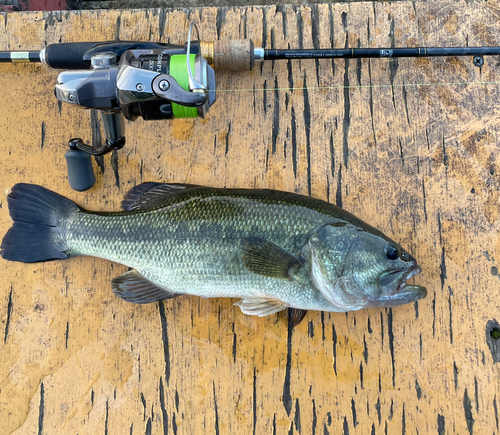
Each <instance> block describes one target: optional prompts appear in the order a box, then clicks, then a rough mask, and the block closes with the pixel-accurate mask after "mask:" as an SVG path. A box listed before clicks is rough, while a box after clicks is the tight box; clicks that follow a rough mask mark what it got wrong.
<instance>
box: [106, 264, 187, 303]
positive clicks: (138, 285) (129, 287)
mask: <svg viewBox="0 0 500 435" xmlns="http://www.w3.org/2000/svg"><path fill="white" fill-rule="evenodd" d="M111 288H112V289H113V293H114V294H115V295H116V296H118V297H119V298H121V299H123V300H125V301H127V302H132V303H134V304H149V303H150V302H156V301H163V300H165V299H170V298H173V297H175V296H179V295H178V294H176V293H172V292H171V291H169V290H165V289H163V288H160V287H158V286H157V285H156V284H153V283H152V282H151V281H148V280H147V279H146V278H144V277H143V276H142V275H140V274H139V272H137V271H136V270H131V271H129V272H125V273H124V274H123V275H120V276H117V277H116V278H114V279H113V280H112V281H111Z"/></svg>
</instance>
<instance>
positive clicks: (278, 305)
mask: <svg viewBox="0 0 500 435" xmlns="http://www.w3.org/2000/svg"><path fill="white" fill-rule="evenodd" d="M234 305H236V306H238V307H240V308H241V311H242V312H243V313H244V314H248V315H250V316H259V317H263V316H269V315H270V314H274V313H277V312H279V311H282V310H284V309H285V308H286V307H287V306H286V304H285V303H284V302H283V301H280V300H279V299H272V298H268V297H265V296H262V297H260V296H249V297H246V298H245V299H242V300H241V301H238V302H236V303H235V304H234Z"/></svg>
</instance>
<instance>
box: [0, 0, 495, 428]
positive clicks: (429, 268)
mask: <svg viewBox="0 0 500 435" xmlns="http://www.w3.org/2000/svg"><path fill="white" fill-rule="evenodd" d="M186 14H187V11H174V12H168V11H167V12H165V11H158V10H150V11H135V12H131V11H122V12H119V11H105V12H81V13H63V14H55V13H54V14H42V13H23V14H9V15H3V16H0V49H4V50H5V49H19V48H25V49H39V48H41V47H42V46H43V45H44V44H45V43H47V44H48V43H56V42H58V41H64V42H66V41H85V40H106V39H114V38H115V37H119V38H121V39H123V40H126V39H140V40H148V39H151V40H161V41H170V42H174V43H181V42H183V41H184V39H185V38H186V33H187V25H188V17H187V15H186ZM189 18H190V19H195V20H198V19H199V20H200V22H201V32H202V36H203V38H204V39H207V40H210V39H214V38H217V37H220V38H221V39H223V38H232V37H250V38H252V39H253V40H254V41H255V43H256V45H257V46H258V45H261V44H264V45H265V46H266V47H271V46H276V47H283V48H286V47H288V46H289V45H290V46H291V47H302V46H303V47H313V46H314V47H331V46H334V47H344V46H349V47H357V46H358V45H359V46H362V47H377V46H391V45H394V46H414V45H417V44H421V45H425V46H436V45H447V46H455V45H464V44H469V45H470V46H478V45H482V44H497V45H498V44H500V29H499V25H498V21H499V18H500V8H499V7H498V5H497V3H495V2H491V1H490V2H474V3H471V4H468V3H466V2H464V1H452V0H450V1H433V2H401V3H398V2H395V3H390V4H386V3H355V4H343V5H342V4H335V5H330V6H328V5H322V6H318V7H299V8H287V7H282V8H278V9H276V8H274V7H270V8H246V9H245V8H244V9H226V10H217V9H215V8H213V9H203V10H201V11H200V10H191V11H189ZM56 76H57V72H56V71H53V70H48V69H46V68H44V67H42V66H40V65H24V64H19V65H2V67H1V75H0V77H1V80H2V86H1V89H2V91H1V92H2V97H1V98H2V104H1V105H0V161H1V165H2V170H1V172H0V190H1V194H0V237H1V236H3V234H4V233H5V232H6V231H7V229H8V228H9V226H10V219H9V215H8V210H7V204H6V193H7V192H8V189H9V188H11V187H12V185H13V184H14V183H17V182H33V183H39V184H43V185H44V186H46V187H48V188H51V189H53V190H56V191H57V192H59V193H61V194H64V195H66V196H68V197H69V198H71V199H73V200H75V201H76V202H78V203H79V204H80V205H82V206H84V207H87V208H90V209H93V210H114V209H118V207H119V204H120V200H121V198H122V196H123V194H124V193H125V192H126V191H127V190H128V189H129V188H130V187H132V186H134V185H135V184H137V183H139V182H141V181H150V180H152V181H176V182H188V183H198V184H207V185H212V186H227V187H270V188H278V189H285V190H290V191H296V192H301V193H305V194H311V195H313V196H315V197H318V198H323V199H327V200H329V201H331V202H336V203H337V204H339V205H342V206H343V207H344V208H345V209H346V210H348V211H350V212H353V213H355V214H356V215H357V216H359V217H360V218H362V219H364V220H365V221H367V222H369V223H371V224H373V225H374V226H376V227H378V228H379V229H381V230H382V231H384V232H385V233H386V234H388V235H389V236H391V237H393V238H394V239H396V240H397V241H399V242H401V244H402V245H403V246H405V247H407V248H408V250H409V251H410V252H411V253H412V254H414V255H415V257H416V258H417V259H418V260H419V263H420V264H421V266H422V269H423V273H422V274H421V275H420V276H418V277H416V278H415V282H417V283H418V284H420V285H425V286H427V288H428V291H429V295H428V297H427V298H426V299H424V300H422V301H420V302H419V303H417V304H415V305H408V306H402V307H397V308H393V309H371V310H367V311H360V312H357V313H349V314H329V313H320V312H309V313H308V314H307V316H306V319H305V320H304V321H303V322H302V323H301V324H300V325H299V326H298V327H297V328H296V329H294V330H293V331H287V329H286V328H284V327H283V326H282V325H281V324H280V323H275V318H274V317H270V318H262V319H259V318H255V317H249V316H245V315H243V314H242V313H241V312H240V310H239V309H238V308H237V307H233V305H232V303H233V302H234V301H231V300H227V299H221V300H216V299H213V300H207V299H199V298H190V297H180V298H177V299H174V300H170V301H166V302H165V303H160V304H151V305H147V306H135V305H131V304H128V303H126V302H123V301H121V300H119V299H117V298H116V297H115V296H114V295H113V294H112V292H111V291H110V280H111V279H112V278H113V277H115V276H117V275H120V274H121V273H123V272H124V271H125V270H126V268H125V267H123V266H120V265H117V264H111V263H109V262H107V261H103V260H97V259H93V258H75V259H71V260H68V261H65V262H59V261H55V262H50V263H45V264H34V265H25V264H19V263H8V262H6V261H3V260H0V277H1V279H0V302H1V303H0V322H1V324H0V331H1V333H2V336H1V337H0V339H1V340H0V433H2V434H4V433H16V434H62V433H64V434H77V433H78V434H80V435H81V434H128V433H131V434H142V433H155V434H156V433H161V434H166V433H168V434H200V433H207V434H236V433H238V434H250V433H255V434H263V433H266V434H271V433H276V434H292V433H293V434H297V433H300V434H318V435H319V434H341V433H342V434H369V433H372V434H386V433H387V434H400V433H401V434H416V433H418V434H444V433H446V434H455V433H456V434H464V435H467V434H470V435H472V434H473V433H474V434H491V433H498V426H499V416H498V407H499V406H500V396H499V397H497V396H498V395H499V393H500V391H499V369H498V366H496V365H494V362H493V357H492V355H491V353H490V350H489V348H488V345H487V343H486V333H487V331H486V325H487V322H488V321H490V320H491V321H493V320H494V319H495V318H496V319H497V320H500V312H499V307H500V301H499V293H500V281H499V277H498V267H499V260H500V238H499V236H498V233H499V226H500V222H499V218H500V210H499V185H500V179H499V175H500V159H499V157H500V156H499V151H498V140H499V135H500V121H499V119H500V118H499V116H500V109H499V104H498V103H499V96H498V95H499V92H498V83H499V82H500V71H499V69H498V58H496V57H493V58H486V62H485V65H484V66H483V67H482V68H481V69H479V68H476V67H474V66H473V65H472V60H471V58H467V57H466V58H462V59H457V58H449V59H441V58H437V59H430V60H427V59H419V60H411V59H410V60H408V59H405V60H399V61H395V60H394V61H389V60H371V61H369V60H359V61H356V60H351V61H343V60H338V61H334V62H332V61H329V60H321V61H318V62H315V61H294V62H290V63H287V62H275V63H274V64H273V63H266V64H264V65H263V66H262V68H261V67H258V68H256V69H255V71H253V72H252V73H241V74H229V73H227V74H226V73H223V74H221V73H219V74H217V80H218V87H219V89H223V90H224V89H225V90H234V91H231V92H224V91H221V92H220V93H219V94H218V100H217V102H216V104H215V105H214V106H213V107H212V109H211V112H210V113H209V115H208V117H207V118H206V119H204V120H175V121H172V122H156V123H151V122H143V121H137V122H135V123H127V126H126V128H127V138H128V144H127V146H126V147H125V148H124V149H123V150H122V151H120V152H118V153H116V154H115V155H114V156H112V157H111V156H107V157H105V158H104V172H103V173H101V171H100V170H99V169H98V168H97V166H96V169H97V172H98V182H97V184H96V186H95V187H94V188H93V189H92V190H91V191H89V192H86V193H77V192H75V191H72V190H71V189H70V187H69V186H68V184H67V182H66V179H65V177H66V169H65V163H64V152H65V147H66V145H65V144H66V143H67V140H68V139H69V138H70V137H73V136H81V137H83V138H84V139H85V140H88V141H90V140H91V139H92V138H93V139H94V141H96V140H98V139H99V137H98V134H97V130H96V129H95V128H94V130H92V126H91V122H90V121H91V120H90V118H91V117H90V114H89V112H84V111H81V110H78V109H77V108H74V107H69V106H67V105H63V106H61V107H59V106H58V105H57V102H56V100H55V98H54V97H53V93H52V92H53V86H54V83H55V79H56ZM461 83H467V84H461ZM417 85H418V86H417ZM291 87H293V88H294V89H293V90H292V89H289V88H291ZM254 89H255V90H254ZM277 89H279V90H277ZM93 126H94V127H96V123H95V122H94V123H93ZM492 323H494V322H492Z"/></svg>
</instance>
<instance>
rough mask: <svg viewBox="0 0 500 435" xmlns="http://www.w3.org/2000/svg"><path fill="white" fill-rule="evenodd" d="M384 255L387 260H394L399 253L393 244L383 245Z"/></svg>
mask: <svg viewBox="0 0 500 435" xmlns="http://www.w3.org/2000/svg"><path fill="white" fill-rule="evenodd" d="M385 256H386V257H387V258H388V259H389V260H396V259H397V258H398V257H399V253H398V250H397V249H396V248H395V247H394V246H392V245H387V246H386V247H385Z"/></svg>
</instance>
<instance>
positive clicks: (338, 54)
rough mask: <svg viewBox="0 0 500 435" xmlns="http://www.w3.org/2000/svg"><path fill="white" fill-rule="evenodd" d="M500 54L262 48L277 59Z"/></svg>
mask: <svg viewBox="0 0 500 435" xmlns="http://www.w3.org/2000/svg"><path fill="white" fill-rule="evenodd" d="M487 55H500V47H414V48H411V47H410V48H341V49H313V50H307V49H302V50H293V49H288V50H274V49H266V50H264V60H278V59H322V58H323V59H333V58H339V59H359V58H391V57H436V56H487Z"/></svg>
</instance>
